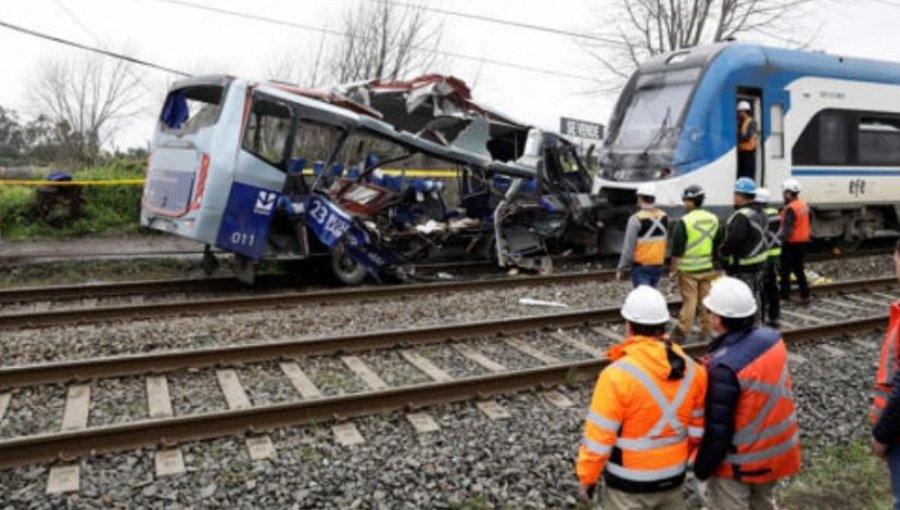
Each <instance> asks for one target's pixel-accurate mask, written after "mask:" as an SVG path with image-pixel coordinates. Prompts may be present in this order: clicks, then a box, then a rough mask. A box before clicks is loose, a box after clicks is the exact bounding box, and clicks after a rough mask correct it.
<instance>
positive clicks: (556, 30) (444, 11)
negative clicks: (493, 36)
mask: <svg viewBox="0 0 900 510" xmlns="http://www.w3.org/2000/svg"><path fill="white" fill-rule="evenodd" d="M377 1H381V2H384V3H387V4H391V5H396V6H398V7H406V8H409V9H421V10H423V11H426V12H433V13H435V14H444V15H447V16H455V17H457V18H465V19H471V20H476V21H484V22H485V23H495V24H497V25H506V26H510V27H517V28H524V29H527V30H535V31H538V32H546V33H548V34H555V35H563V36H566V37H574V38H576V39H585V40H588V41H594V42H599V43H604V44H614V45H624V44H625V43H623V42H622V40H621V39H615V38H612V37H603V36H601V35H593V34H585V33H584V32H573V31H571V30H563V29H561V28H555V27H548V26H545V25H535V24H532V23H524V22H522V21H513V20H505V19H500V18H494V17H491V16H484V15H481V14H472V13H468V12H461V11H454V10H451V9H442V8H439V7H428V6H426V5H418V4H413V3H409V2H401V1H396V0H377Z"/></svg>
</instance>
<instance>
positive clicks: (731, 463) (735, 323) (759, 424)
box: [694, 277, 801, 510]
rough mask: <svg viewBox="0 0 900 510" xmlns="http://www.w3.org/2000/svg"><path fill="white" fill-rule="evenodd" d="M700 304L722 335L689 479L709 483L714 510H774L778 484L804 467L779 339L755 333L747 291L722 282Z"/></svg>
mask: <svg viewBox="0 0 900 510" xmlns="http://www.w3.org/2000/svg"><path fill="white" fill-rule="evenodd" d="M703 304H704V306H706V308H708V309H709V311H710V313H711V314H712V316H713V324H714V326H715V328H716V331H718V332H719V333H720V334H721V335H720V336H719V337H718V338H716V339H715V340H714V341H713V343H712V344H711V345H710V350H709V353H708V354H707V356H706V357H705V358H704V360H705V362H706V369H707V373H708V376H709V384H708V389H707V393H706V430H705V433H704V435H703V441H702V442H701V444H700V450H699V452H698V453H697V457H696V459H695V460H694V474H695V475H696V476H697V478H698V479H700V480H708V482H707V489H708V491H709V507H710V508H711V509H715V510H770V509H771V510H774V509H775V508H776V506H775V496H774V490H775V485H776V483H777V482H778V480H781V479H783V478H787V477H789V476H791V475H793V474H795V473H797V472H798V471H800V464H801V456H800V438H799V432H798V426H797V418H796V414H795V405H794V396H793V391H792V389H791V376H790V373H789V372H788V364H787V348H786V347H785V344H784V341H783V340H782V339H781V334H780V333H779V332H778V331H776V330H774V329H770V328H766V327H757V326H756V312H757V304H756V299H755V298H754V296H753V294H752V292H751V291H750V287H748V286H747V284H746V283H744V282H742V281H740V280H738V279H736V278H730V277H725V278H721V279H719V280H718V281H716V283H714V284H713V286H712V289H711V290H710V292H709V296H707V298H706V299H705V300H703Z"/></svg>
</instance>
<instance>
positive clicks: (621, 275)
mask: <svg viewBox="0 0 900 510" xmlns="http://www.w3.org/2000/svg"><path fill="white" fill-rule="evenodd" d="M623 278H625V271H622V270H621V269H617V270H616V281H617V282H621V281H622V279H623Z"/></svg>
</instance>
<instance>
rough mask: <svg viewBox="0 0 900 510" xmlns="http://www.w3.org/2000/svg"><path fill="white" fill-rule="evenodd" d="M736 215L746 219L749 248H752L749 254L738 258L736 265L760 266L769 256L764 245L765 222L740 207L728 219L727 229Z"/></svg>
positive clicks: (749, 209) (755, 214) (757, 214)
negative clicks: (748, 231)
mask: <svg viewBox="0 0 900 510" xmlns="http://www.w3.org/2000/svg"><path fill="white" fill-rule="evenodd" d="M738 215H742V216H744V217H746V218H747V221H748V222H749V223H750V236H751V243H750V246H753V248H752V249H751V250H750V252H749V253H745V254H742V255H741V256H739V257H738V261H737V263H738V265H739V266H752V265H755V264H762V263H763V262H765V261H766V258H768V256H769V255H768V251H769V247H768V245H767V244H766V220H765V218H763V217H762V215H761V214H759V213H758V212H756V211H755V210H753V209H752V208H750V207H741V208H740V209H738V210H737V211H735V212H734V213H733V214H732V215H731V216H729V217H728V226H729V227H730V226H731V222H732V221H734V219H735V218H737V216H738ZM728 231H729V232H730V229H728Z"/></svg>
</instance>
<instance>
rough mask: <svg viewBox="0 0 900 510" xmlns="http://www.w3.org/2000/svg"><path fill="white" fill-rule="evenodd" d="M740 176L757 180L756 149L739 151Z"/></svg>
mask: <svg viewBox="0 0 900 510" xmlns="http://www.w3.org/2000/svg"><path fill="white" fill-rule="evenodd" d="M737 176H738V178H740V177H749V178H751V179H753V180H756V151H742V150H739V151H738V175H737Z"/></svg>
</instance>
